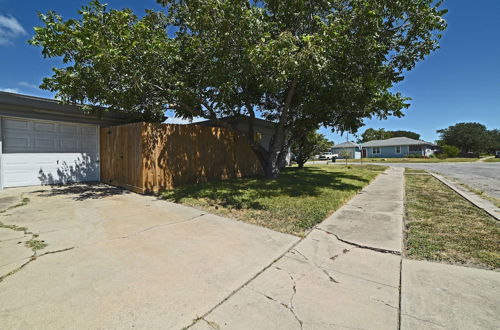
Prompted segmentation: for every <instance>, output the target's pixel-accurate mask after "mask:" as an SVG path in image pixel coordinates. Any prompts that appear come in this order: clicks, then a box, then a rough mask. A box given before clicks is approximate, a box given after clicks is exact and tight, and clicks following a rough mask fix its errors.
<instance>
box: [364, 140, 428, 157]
mask: <svg viewBox="0 0 500 330" xmlns="http://www.w3.org/2000/svg"><path fill="white" fill-rule="evenodd" d="M362 149H363V157H369V158H372V157H377V158H403V157H408V156H409V155H418V156H421V157H429V156H431V155H432V154H434V152H435V151H436V150H437V146H436V145H435V144H433V143H430V142H426V141H421V140H414V139H410V138H407V137H395V138H390V139H387V140H374V141H368V142H366V143H363V144H362Z"/></svg>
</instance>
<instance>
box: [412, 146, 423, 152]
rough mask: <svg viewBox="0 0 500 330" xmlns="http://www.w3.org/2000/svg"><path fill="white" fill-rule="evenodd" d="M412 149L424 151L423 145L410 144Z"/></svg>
mask: <svg viewBox="0 0 500 330" xmlns="http://www.w3.org/2000/svg"><path fill="white" fill-rule="evenodd" d="M410 151H422V146H418V145H414V146H410Z"/></svg>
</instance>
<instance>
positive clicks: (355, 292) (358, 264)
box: [193, 169, 404, 329]
mask: <svg viewBox="0 0 500 330" xmlns="http://www.w3.org/2000/svg"><path fill="white" fill-rule="evenodd" d="M403 197H404V191H403V170H402V169H389V170H387V171H386V172H385V173H383V174H381V175H380V176H379V177H378V178H377V179H375V180H374V182H373V183H372V184H370V185H369V186H368V187H366V188H365V189H364V190H363V191H362V192H361V193H360V194H358V195H357V196H355V197H354V198H353V199H351V201H349V202H348V203H347V204H346V205H345V206H343V207H342V208H341V209H339V210H338V211H337V212H336V213H335V214H333V215H332V216H331V217H329V218H328V219H327V220H326V221H324V222H323V223H322V224H320V225H319V226H318V227H317V228H315V229H314V230H312V232H311V233H310V234H309V235H308V236H307V237H306V238H305V239H304V240H302V241H301V242H300V243H299V244H298V245H296V246H295V247H294V248H293V249H292V250H291V251H290V252H289V253H287V254H286V255H285V256H284V257H282V258H281V259H280V260H278V261H277V262H275V263H274V264H273V265H272V266H271V267H269V268H268V269H266V270H265V271H264V272H263V273H262V274H260V275H259V276H257V277H256V278H255V279H254V280H253V281H251V282H250V283H248V284H247V285H246V286H244V287H243V288H242V289H241V290H239V291H238V292H236V293H235V294H234V295H233V296H231V297H230V298H229V299H227V300H226V301H224V302H223V303H222V304H220V305H219V306H217V307H216V308H214V309H213V310H212V311H210V312H209V313H208V314H206V315H205V316H204V317H203V318H200V320H198V322H197V323H196V324H194V326H193V328H194V329H213V328H220V329H332V328H357V329H397V328H398V323H399V285H400V267H401V257H400V256H399V254H400V253H401V246H402V218H403Z"/></svg>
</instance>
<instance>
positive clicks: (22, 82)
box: [17, 81, 38, 89]
mask: <svg viewBox="0 0 500 330" xmlns="http://www.w3.org/2000/svg"><path fill="white" fill-rule="evenodd" d="M17 85H18V86H21V87H28V88H33V89H38V86H37V85H35V84H30V83H29V82H26V81H20V82H18V83H17Z"/></svg>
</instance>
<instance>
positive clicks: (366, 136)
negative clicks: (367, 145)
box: [358, 128, 420, 143]
mask: <svg viewBox="0 0 500 330" xmlns="http://www.w3.org/2000/svg"><path fill="white" fill-rule="evenodd" d="M393 137H407V138H410V139H415V140H418V139H420V134H418V133H415V132H411V131H402V130H399V131H386V130H385V129H384V128H381V129H374V128H368V129H367V130H366V131H364V132H363V134H361V139H359V141H358V142H360V143H364V142H368V141H373V140H385V139H390V138H393Z"/></svg>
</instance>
